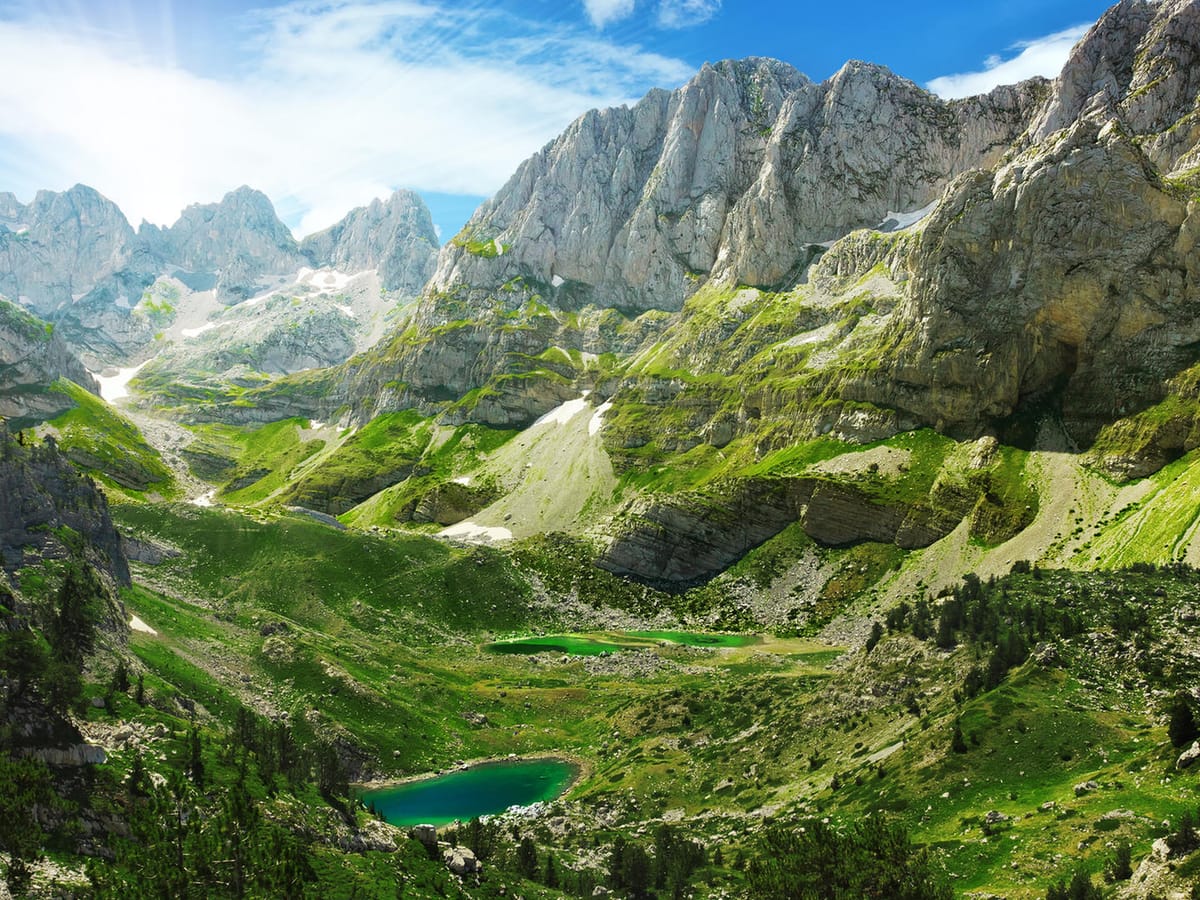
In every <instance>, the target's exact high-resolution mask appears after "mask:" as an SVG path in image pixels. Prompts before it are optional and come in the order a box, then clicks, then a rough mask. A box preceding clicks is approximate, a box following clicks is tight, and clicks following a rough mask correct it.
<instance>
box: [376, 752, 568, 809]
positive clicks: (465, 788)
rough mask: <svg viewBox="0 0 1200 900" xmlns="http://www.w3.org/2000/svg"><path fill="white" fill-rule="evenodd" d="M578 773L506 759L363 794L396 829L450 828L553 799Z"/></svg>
mask: <svg viewBox="0 0 1200 900" xmlns="http://www.w3.org/2000/svg"><path fill="white" fill-rule="evenodd" d="M578 771H579V770H578V768H577V767H576V766H575V765H574V764H573V763H569V762H567V761H566V760H564V759H518V760H503V761H499V762H491V763H481V764H480V765H477V766H472V767H471V768H469V769H465V770H461V771H456V772H450V773H448V774H446V775H438V776H435V777H433V778H423V779H421V780H420V781H409V782H405V783H403V784H396V785H391V786H390V787H382V788H372V789H371V790H367V791H363V793H362V795H361V796H362V801H363V803H365V804H366V805H367V806H368V807H371V806H372V805H373V806H374V807H375V809H376V810H377V811H378V812H379V814H380V815H381V816H383V818H384V819H386V820H387V821H388V822H391V823H392V824H393V825H420V824H422V823H428V824H430V825H447V824H449V823H450V822H453V821H454V820H455V819H459V820H461V821H463V822H466V821H468V820H469V819H473V818H475V817H476V816H487V815H494V814H496V813H501V812H504V810H506V809H508V808H509V807H510V806H528V805H529V804H531V803H537V802H538V801H542V800H553V799H554V798H556V797H558V796H559V795H560V794H562V793H563V792H564V791H565V790H566V789H567V788H568V787H570V786H571V782H572V781H573V780H574V779H575V776H576V774H577V773H578Z"/></svg>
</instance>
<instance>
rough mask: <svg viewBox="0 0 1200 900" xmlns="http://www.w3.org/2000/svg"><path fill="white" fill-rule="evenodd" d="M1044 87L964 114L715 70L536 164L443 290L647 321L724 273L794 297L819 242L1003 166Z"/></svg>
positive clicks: (463, 244) (860, 77)
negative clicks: (642, 316) (529, 298)
mask: <svg viewBox="0 0 1200 900" xmlns="http://www.w3.org/2000/svg"><path fill="white" fill-rule="evenodd" d="M1042 87H1043V86H1042V84H1041V83H1040V82H1029V83H1026V84H1024V85H1022V86H1020V87H1017V88H1000V89H997V90H996V91H994V92H993V93H991V94H989V95H988V96H986V97H977V98H973V99H971V100H966V101H955V102H950V103H947V102H944V101H942V100H940V99H938V98H937V97H935V96H933V95H932V94H930V93H928V92H927V91H924V90H922V89H921V88H919V87H917V86H916V85H915V84H913V83H912V82H910V81H907V80H906V79H903V78H899V77H897V76H896V75H893V74H892V73H891V72H890V71H888V70H887V69H885V68H883V67H880V66H874V65H870V64H867V63H861V62H850V63H847V64H846V65H845V66H844V67H843V68H842V69H841V70H840V71H839V72H838V73H837V74H836V75H834V76H833V77H832V78H830V79H829V80H827V81H825V82H822V83H821V84H815V83H813V82H811V81H810V80H809V79H807V78H806V77H805V76H804V75H802V74H801V73H799V72H798V71H796V70H795V69H793V68H792V67H791V66H789V65H787V64H785V63H781V62H778V61H775V60H768V59H747V60H740V61H725V62H721V63H717V64H716V65H707V64H706V65H705V66H704V68H702V69H701V70H700V72H699V73H698V74H697V75H696V76H695V77H694V78H693V79H692V80H691V81H690V82H689V83H688V84H686V85H684V86H683V87H682V88H680V89H679V90H677V91H674V92H672V93H667V92H666V91H661V90H656V91H652V92H651V93H650V94H648V95H647V96H646V97H645V99H643V100H642V101H641V102H639V103H638V104H637V105H635V106H634V107H632V108H624V107H623V108H620V109H608V110H603V111H593V112H589V113H587V114H586V115H584V116H582V117H581V118H579V119H577V120H576V121H575V122H574V123H573V124H572V125H571V126H570V127H569V128H568V129H567V131H566V132H565V133H564V134H563V135H562V136H561V137H559V138H558V139H556V140H555V141H553V142H552V143H550V144H549V145H547V146H546V147H545V148H544V149H543V150H541V151H540V152H539V153H537V154H536V155H534V156H533V157H532V158H530V159H529V160H527V161H526V162H525V163H523V164H522V165H521V167H520V168H519V169H518V170H517V172H516V174H515V175H514V176H513V177H512V179H511V180H510V181H509V182H508V184H507V185H505V187H504V188H502V189H501V190H500V192H499V193H497V195H496V196H495V198H493V199H492V200H491V201H489V202H488V203H486V204H484V206H482V207H481V208H480V209H479V211H478V212H477V213H476V214H475V216H474V217H472V219H471V221H470V222H468V224H467V226H466V228H465V229H464V231H463V234H462V235H461V236H460V238H459V239H457V240H456V241H454V242H452V245H451V248H450V249H448V250H446V251H445V252H444V253H443V255H442V258H441V260H440V261H439V264H438V271H437V274H436V275H435V277H434V287H435V288H436V289H437V290H441V291H447V290H451V289H453V288H454V287H455V286H456V285H460V284H463V285H470V286H472V287H486V286H499V285H500V284H503V283H504V282H506V281H508V280H509V279H511V278H514V277H518V276H520V277H524V278H527V279H530V280H533V281H536V282H537V283H539V284H541V285H544V286H546V287H547V288H548V290H547V291H546V292H545V296H546V297H547V299H550V300H553V301H555V302H556V303H557V304H558V305H561V306H564V307H567V306H578V305H581V303H582V302H587V301H591V302H595V303H596V304H597V305H603V306H612V307H617V308H620V309H625V310H632V311H640V310H645V309H666V310H677V309H679V308H680V307H681V305H682V303H683V301H684V300H685V299H686V298H687V297H688V296H689V295H690V294H692V293H693V292H694V291H695V290H696V288H697V287H698V286H699V284H701V283H702V282H703V281H705V280H707V279H709V278H715V279H717V280H720V281H722V282H725V283H730V284H733V283H740V284H750V285H756V286H762V287H772V286H777V285H780V284H782V283H784V282H787V281H788V279H789V275H791V276H792V278H793V280H794V277H795V276H796V275H797V274H798V272H799V269H798V267H802V266H803V265H804V264H805V263H807V262H808V260H809V259H810V254H809V252H808V250H807V248H809V247H810V246H812V245H815V244H820V243H823V242H827V241H830V240H834V239H836V238H839V237H841V236H842V235H844V234H846V232H848V231H850V230H851V229H853V228H862V227H866V226H872V225H875V224H876V223H879V222H880V221H882V220H883V219H884V218H886V216H887V215H888V213H889V211H901V212H903V211H909V210H915V209H918V208H920V207H924V206H926V205H928V204H929V203H930V202H931V201H932V200H934V199H936V197H937V195H938V194H939V193H940V192H941V190H942V188H944V187H945V185H946V184H947V183H949V181H950V180H951V179H952V178H953V177H954V176H956V175H958V174H960V173H961V172H964V171H966V170H968V169H973V168H981V167H986V166H989V165H991V164H993V163H994V162H995V161H996V160H997V159H998V158H999V155H1000V154H1001V153H1002V152H1003V148H1004V147H1005V146H1007V145H1008V144H1009V143H1010V142H1011V141H1012V140H1014V139H1015V138H1016V137H1017V136H1018V135H1019V134H1020V133H1021V132H1022V131H1023V130H1024V128H1025V127H1026V125H1027V123H1028V121H1029V117H1030V115H1031V113H1032V112H1033V110H1034V109H1035V105H1036V103H1037V101H1038V100H1039V99H1040V97H1041V95H1042ZM489 248H491V250H494V251H495V252H489Z"/></svg>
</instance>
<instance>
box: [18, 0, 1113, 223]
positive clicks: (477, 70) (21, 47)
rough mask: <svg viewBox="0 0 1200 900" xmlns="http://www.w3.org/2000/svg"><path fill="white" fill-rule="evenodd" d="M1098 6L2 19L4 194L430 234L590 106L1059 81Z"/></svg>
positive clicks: (254, 12)
mask: <svg viewBox="0 0 1200 900" xmlns="http://www.w3.org/2000/svg"><path fill="white" fill-rule="evenodd" d="M1106 6H1107V4H1106V3H1103V2H1091V0H1006V2H1003V3H984V4H965V3H962V2H961V0H953V2H951V0H936V2H927V3H908V4H901V3H896V2H888V3H883V2H874V0H860V2H856V3H815V2H811V3H810V2H802V0H792V2H780V0H768V2H754V0H494V2H488V3H484V2H479V0H467V2H450V0H290V2H274V3H271V2H267V3H261V2H260V3H253V2H234V0H210V2H205V3H198V2H196V0H41V2H37V3H13V2H8V0H0V109H4V110H5V115H4V116H2V117H0V191H12V192H14V193H16V194H17V196H18V198H19V199H22V200H25V201H28V200H29V199H30V198H31V197H32V195H33V193H34V192H35V191H36V190H37V189H39V188H50V189H54V190H62V189H65V188H67V187H69V186H71V185H72V184H75V183H76V182H83V183H85V184H89V185H91V186H92V187H95V188H96V189H97V190H99V191H100V192H101V193H103V194H105V195H106V196H108V197H110V198H112V199H113V200H115V201H116V202H117V203H119V204H120V205H121V207H122V209H123V210H124V211H125V212H126V214H127V215H128V216H129V218H130V220H131V221H132V222H133V223H134V224H135V225H136V224H137V223H138V222H139V221H140V220H141V219H142V218H146V219H148V220H150V221H152V222H155V223H158V224H170V223H171V222H173V221H174V220H175V218H176V217H177V216H178V213H179V211H180V210H181V209H182V208H183V207H184V206H185V205H187V204H188V203H193V202H211V201H214V200H217V199H219V198H220V197H221V196H222V195H223V194H224V193H225V192H226V191H229V190H232V189H233V188H235V187H237V186H239V185H241V184H250V185H251V186H253V187H257V188H259V189H261V190H263V191H264V192H266V193H267V195H268V196H270V197H271V199H272V200H273V201H274V203H275V205H276V208H277V209H278V210H279V213H280V215H281V217H282V218H283V219H284V221H285V222H287V224H288V225H289V226H291V227H292V228H293V230H294V231H296V233H297V235H303V234H305V233H308V232H311V231H313V230H316V229H319V228H322V227H325V226H328V225H330V224H332V223H333V222H334V221H336V220H337V219H339V218H341V216H342V215H343V214H344V213H345V212H346V211H348V210H349V209H350V208H351V207H353V206H359V205H363V204H365V203H367V202H369V201H370V200H371V199H372V198H373V197H376V196H386V194H388V193H389V192H390V191H391V190H393V189H395V188H398V187H408V188H412V189H415V190H417V191H419V192H421V193H422V194H423V195H424V196H425V197H426V200H427V202H428V203H429V204H430V208H431V210H432V211H433V214H434V221H435V223H436V224H437V225H438V226H439V229H440V231H441V234H442V236H443V238H444V239H446V238H449V237H450V236H451V235H452V234H453V233H454V232H456V231H457V230H458V228H459V227H461V225H462V224H463V222H464V221H465V220H466V218H467V216H468V215H469V214H470V212H471V210H472V209H474V207H475V206H476V205H477V204H478V203H479V201H480V200H481V199H482V198H483V197H485V196H487V195H489V194H491V193H492V192H494V191H495V190H497V189H498V188H499V187H500V186H501V185H502V184H503V183H504V181H505V180H506V179H507V177H508V176H509V175H510V174H511V173H512V171H513V170H514V169H515V168H516V166H517V165H518V164H519V163H520V161H521V160H522V159H524V158H525V157H527V156H529V155H530V154H531V153H533V152H535V151H536V150H537V149H538V148H539V147H541V146H542V145H543V144H545V143H546V141H548V140H550V139H552V138H553V137H554V136H555V135H556V134H558V133H559V132H560V131H561V130H562V129H563V128H564V127H565V126H566V125H567V124H568V123H569V122H570V121H571V120H572V119H574V118H575V117H576V116H578V115H580V114H581V113H583V112H585V111H586V110H587V109H589V108H592V107H595V106H606V105H614V104H620V103H627V102H633V101H635V100H636V99H637V98H638V97H640V96H642V95H643V94H644V93H645V92H646V91H647V90H648V89H649V88H651V87H655V86H659V87H666V88H673V87H677V86H678V85H680V84H682V83H683V82H684V81H686V80H687V78H688V77H689V76H690V75H691V73H693V72H694V71H695V70H696V69H697V68H699V66H700V65H701V64H702V63H704V62H705V61H715V60H718V59H725V58H731V57H744V56H773V57H776V58H779V59H783V60H785V61H787V62H789V63H791V64H793V65H795V66H796V67H797V68H798V69H800V70H801V71H803V72H805V73H806V74H807V75H808V76H809V77H811V78H813V79H814V80H822V79H825V78H827V77H829V76H830V75H832V74H833V73H834V72H835V71H836V70H837V69H838V68H839V67H840V66H841V64H842V63H843V62H845V61H846V60H847V59H865V60H869V61H872V62H877V63H881V64H884V65H887V66H889V67H890V68H891V69H892V70H893V71H895V72H897V73H898V74H900V75H903V76H905V77H907V78H910V79H912V80H913V81H916V82H918V83H919V84H922V85H925V86H927V87H930V88H931V89H933V90H935V91H936V92H937V93H940V94H942V95H943V96H955V95H963V94H966V93H974V92H978V91H981V90H987V89H989V88H990V87H991V86H993V85H995V84H999V83H1005V82H1012V81H1016V80H1019V79H1021V78H1024V77H1028V76H1030V75H1033V74H1046V75H1053V74H1055V73H1056V72H1057V70H1058V68H1060V67H1061V65H1062V62H1063V60H1064V59H1065V57H1066V54H1067V52H1068V50H1069V48H1070V46H1071V44H1072V43H1074V41H1075V40H1076V39H1077V38H1078V37H1079V35H1080V34H1081V33H1082V30H1083V28H1085V27H1086V26H1087V25H1090V24H1091V23H1092V22H1094V21H1095V20H1096V19H1097V18H1099V16H1100V15H1101V14H1102V13H1103V12H1104V9H1105V8H1106Z"/></svg>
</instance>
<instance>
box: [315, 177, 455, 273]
mask: <svg viewBox="0 0 1200 900" xmlns="http://www.w3.org/2000/svg"><path fill="white" fill-rule="evenodd" d="M438 245H439V241H438V237H437V232H436V231H434V228H433V219H432V218H431V217H430V215H429V207H427V206H426V205H425V202H424V201H423V200H422V199H421V198H420V197H419V196H418V195H417V194H416V193H414V192H413V191H406V190H399V191H396V192H395V193H394V194H392V196H391V197H390V198H388V200H387V201H386V202H385V201H383V200H379V199H375V200H372V201H371V203H370V204H369V205H368V206H360V207H358V208H357V209H354V210H351V211H350V213H348V214H347V215H346V217H345V218H344V219H342V221H340V222H338V223H337V224H336V225H334V226H332V227H331V228H328V229H326V230H325V231H321V232H318V233H317V234H313V235H309V236H308V237H306V238H305V239H304V240H303V241H302V242H301V244H300V249H301V251H302V252H304V253H305V254H306V255H307V256H308V257H309V259H311V260H312V262H313V265H314V266H331V267H332V268H334V269H338V270H339V271H342V272H360V271H362V270H364V269H377V270H378V271H379V281H380V284H381V285H382V286H383V289H384V290H387V291H396V292H398V293H399V294H401V295H404V296H409V297H415V296H416V295H417V294H419V293H420V292H421V289H422V288H423V287H425V282H427V281H428V280H429V276H430V275H432V274H433V270H434V266H435V265H436V263H437V252H438Z"/></svg>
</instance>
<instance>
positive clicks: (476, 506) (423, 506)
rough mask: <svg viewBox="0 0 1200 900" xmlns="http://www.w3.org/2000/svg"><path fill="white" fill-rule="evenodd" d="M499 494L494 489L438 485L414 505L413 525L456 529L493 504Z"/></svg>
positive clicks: (474, 486)
mask: <svg viewBox="0 0 1200 900" xmlns="http://www.w3.org/2000/svg"><path fill="white" fill-rule="evenodd" d="M498 493H499V492H498V491H497V490H496V489H495V488H493V487H489V486H486V485H469V484H460V483H458V482H454V481H451V482H447V483H445V484H439V485H438V486H437V487H435V488H434V489H433V490H431V491H429V492H428V493H427V494H425V496H423V497H422V498H421V499H420V500H418V501H417V504H416V507H415V508H414V509H413V512H412V521H414V522H419V523H436V524H438V525H457V524H458V523H459V522H461V521H463V520H464V519H469V518H470V517H471V516H473V515H475V513H477V512H479V511H480V510H481V509H483V508H484V507H485V506H487V505H488V504H489V503H491V502H493V501H494V500H496V499H497V496H498Z"/></svg>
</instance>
